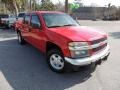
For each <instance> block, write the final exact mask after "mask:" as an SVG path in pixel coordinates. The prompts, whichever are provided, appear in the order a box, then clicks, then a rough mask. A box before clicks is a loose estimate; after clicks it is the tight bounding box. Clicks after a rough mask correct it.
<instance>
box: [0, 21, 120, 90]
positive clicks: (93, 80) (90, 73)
mask: <svg viewBox="0 0 120 90" xmlns="http://www.w3.org/2000/svg"><path fill="white" fill-rule="evenodd" d="M79 22H80V24H81V25H82V26H89V27H92V28H95V29H98V30H101V31H105V32H107V33H108V35H109V39H108V42H109V44H110V47H111V54H110V57H109V58H108V61H106V62H104V63H103V64H102V65H100V66H97V67H96V69H95V70H92V69H93V68H90V69H88V68H82V69H80V70H79V71H78V72H69V73H63V74H57V73H54V72H52V71H51V70H50V69H49V68H48V66H47V64H46V61H45V56H44V55H43V54H42V53H41V52H40V51H39V50H37V49H36V48H34V47H33V46H31V45H29V44H26V45H24V46H21V45H19V43H18V41H17V35H16V32H15V31H14V30H11V29H3V28H2V29H0V90H120V21H111V22H110V21H79Z"/></svg>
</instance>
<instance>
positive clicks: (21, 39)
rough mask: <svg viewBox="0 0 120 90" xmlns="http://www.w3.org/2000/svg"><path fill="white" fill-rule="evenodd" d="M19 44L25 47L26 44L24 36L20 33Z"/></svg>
mask: <svg viewBox="0 0 120 90" xmlns="http://www.w3.org/2000/svg"><path fill="white" fill-rule="evenodd" d="M18 42H19V43H20V44H21V45H23V44H25V40H24V39H23V37H22V35H21V33H20V32H18Z"/></svg>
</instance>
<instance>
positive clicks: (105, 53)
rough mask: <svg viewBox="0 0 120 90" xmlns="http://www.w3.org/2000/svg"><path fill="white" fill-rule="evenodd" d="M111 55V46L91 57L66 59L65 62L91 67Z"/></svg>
mask: <svg viewBox="0 0 120 90" xmlns="http://www.w3.org/2000/svg"><path fill="white" fill-rule="evenodd" d="M109 53H110V47H109V45H107V47H106V48H105V49H104V50H102V51H100V52H98V53H97V54H94V55H93V56H91V57H87V58H79V59H72V58H67V57H65V61H66V62H68V63H70V64H72V65H76V66H84V65H89V64H91V63H93V62H97V61H99V60H102V59H104V58H105V57H107V56H108V55H109Z"/></svg>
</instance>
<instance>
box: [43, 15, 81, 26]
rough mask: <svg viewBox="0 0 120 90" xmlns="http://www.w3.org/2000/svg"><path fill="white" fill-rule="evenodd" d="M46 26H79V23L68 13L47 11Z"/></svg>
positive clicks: (45, 16) (44, 16)
mask: <svg viewBox="0 0 120 90" xmlns="http://www.w3.org/2000/svg"><path fill="white" fill-rule="evenodd" d="M43 18H44V20H45V23H46V26H47V27H48V28H51V27H62V26H78V25H79V24H78V23H77V22H76V21H75V20H73V19H72V18H71V17H70V16H69V15H67V14H60V13H59V14H57V13H46V14H43Z"/></svg>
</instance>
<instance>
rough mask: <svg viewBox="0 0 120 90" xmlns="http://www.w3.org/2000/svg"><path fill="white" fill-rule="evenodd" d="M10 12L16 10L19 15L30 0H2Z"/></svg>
mask: <svg viewBox="0 0 120 90" xmlns="http://www.w3.org/2000/svg"><path fill="white" fill-rule="evenodd" d="M1 2H2V3H4V4H5V5H6V7H7V9H8V10H9V11H10V12H15V14H16V15H17V14H18V12H19V11H21V9H25V7H26V3H27V2H28V0H1Z"/></svg>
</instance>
